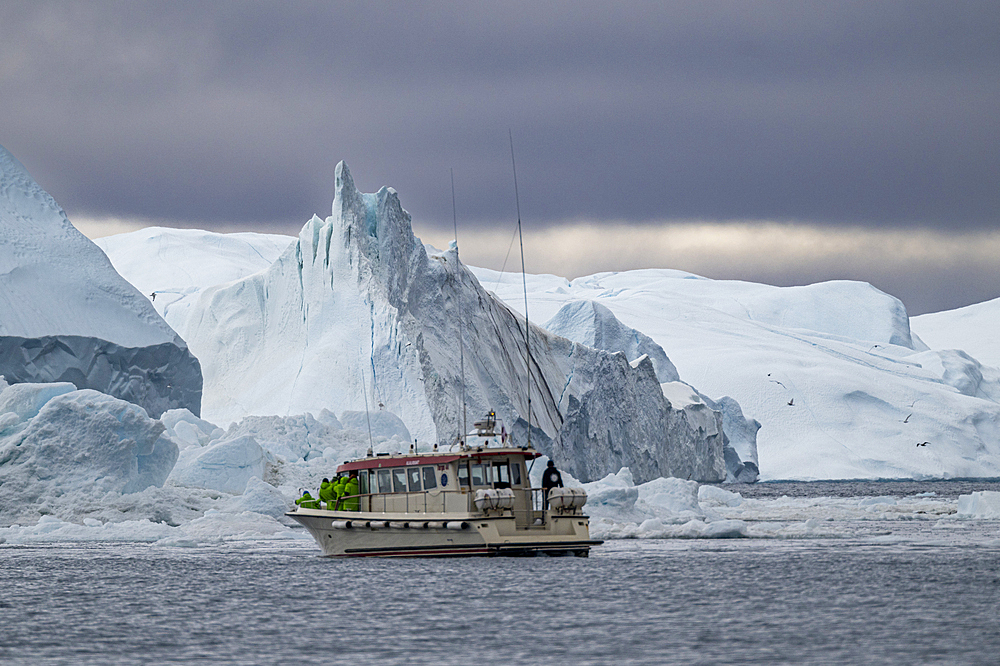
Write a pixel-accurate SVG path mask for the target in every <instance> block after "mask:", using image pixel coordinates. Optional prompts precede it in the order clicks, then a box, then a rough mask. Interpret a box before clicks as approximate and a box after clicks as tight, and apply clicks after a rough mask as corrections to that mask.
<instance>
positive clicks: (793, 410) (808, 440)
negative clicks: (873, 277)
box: [474, 268, 1000, 481]
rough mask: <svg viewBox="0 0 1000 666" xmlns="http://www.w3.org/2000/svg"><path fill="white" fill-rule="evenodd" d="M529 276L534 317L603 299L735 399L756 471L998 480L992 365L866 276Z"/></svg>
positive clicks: (792, 475) (488, 276)
mask: <svg viewBox="0 0 1000 666" xmlns="http://www.w3.org/2000/svg"><path fill="white" fill-rule="evenodd" d="M474 271H475V272H476V274H477V275H478V276H479V277H480V279H481V280H483V281H484V282H485V283H489V284H496V293H497V295H498V296H500V297H501V298H502V299H503V300H504V302H506V303H507V304H508V306H509V307H511V308H512V309H515V310H516V309H517V308H519V307H523V305H522V304H523V293H522V287H521V281H520V276H517V277H516V279H515V277H514V276H506V277H505V276H500V275H499V274H497V273H496V272H495V271H489V270H486V269H479V268H477V269H474ZM527 284H528V300H529V307H530V308H531V311H532V312H533V313H537V316H539V317H540V318H551V317H553V316H554V315H555V314H556V313H557V312H558V311H559V309H560V308H562V307H563V306H564V305H566V304H567V303H568V302H571V301H579V300H593V301H596V302H598V303H600V304H602V305H603V306H605V307H606V308H607V309H608V310H610V311H611V312H613V313H614V315H615V317H617V318H618V319H619V321H621V322H622V323H623V324H624V325H626V326H628V327H631V328H634V329H636V330H637V331H641V332H642V333H644V334H645V335H648V336H649V337H650V338H651V339H652V340H654V341H655V342H656V343H657V344H659V345H660V346H661V347H662V348H663V349H664V351H665V352H666V353H667V354H668V356H669V358H670V359H671V361H672V363H673V364H674V365H675V367H676V368H677V370H678V373H679V375H680V376H681V377H684V378H685V379H687V380H688V381H691V382H692V383H694V384H695V385H697V387H698V390H699V392H701V394H703V395H721V396H729V397H731V398H732V399H733V400H734V401H736V402H737V403H738V405H739V407H740V409H741V412H742V415H743V416H742V417H738V418H736V419H733V420H732V421H730V423H729V425H730V427H729V429H728V433H727V434H729V436H730V442H731V444H732V445H733V446H734V447H735V446H736V445H737V442H738V439H743V440H744V441H745V442H746V441H747V440H748V437H749V432H744V434H742V435H739V436H737V433H738V432H739V430H740V429H739V428H738V427H737V428H734V427H732V426H733V425H734V423H735V424H738V423H739V420H740V418H742V419H743V420H744V421H746V423H747V424H748V425H750V426H751V429H753V428H755V426H754V424H753V423H751V421H752V422H756V423H757V424H759V426H760V427H759V430H757V431H756V448H757V458H756V462H757V465H756V467H757V468H758V469H759V475H760V479H761V480H765V481H767V480H779V479H788V480H791V479H794V480H818V479H890V478H891V479H902V478H911V479H931V478H937V479H940V478H958V477H961V478H972V477H989V478H992V477H997V476H998V475H1000V404H998V403H997V402H996V401H995V400H994V399H993V398H992V397H991V396H993V395H995V394H996V388H995V387H996V386H997V384H996V383H995V382H994V381H993V377H994V375H993V374H992V371H991V369H990V367H989V366H986V365H982V364H980V363H977V362H975V361H974V360H970V359H967V358H964V357H961V356H960V355H954V354H945V355H944V356H943V357H942V356H941V355H940V354H938V353H928V352H932V350H929V349H928V347H927V345H926V344H924V342H923V341H922V339H921V338H920V337H919V336H914V335H913V334H912V333H911V332H910V329H909V321H908V319H907V317H906V310H905V308H904V307H903V304H902V303H901V302H899V300H898V299H896V298H894V297H892V296H890V295H888V294H885V293H883V292H881V291H879V290H877V289H875V288H874V287H872V286H871V285H869V284H865V283H860V282H848V281H835V282H826V283H820V284H815V285H809V286H804V287H772V286H769V285H761V284H753V283H746V282H738V281H724V280H710V279H707V278H703V277H699V276H697V275H692V274H690V273H685V272H683V271H676V270H667V269H655V270H654V269H648V270H635V271H625V272H621V273H598V274H595V275H591V276H587V277H581V278H578V279H575V280H573V281H571V282H569V281H566V280H564V279H562V278H558V277H555V276H532V277H531V278H529V280H528V282H527ZM977 372H979V373H980V374H982V376H983V380H982V381H981V380H979V378H978V377H977V376H976V373H977ZM722 403H723V401H722V400H721V399H720V401H719V403H717V408H718V407H722V409H723V411H725V407H724V405H723V404H722ZM723 430H724V431H725V430H726V423H725V422H724V423H723ZM747 448H749V447H747ZM748 453H749V452H748ZM740 458H741V461H746V460H752V458H751V457H750V456H747V457H744V456H743V452H741V453H740Z"/></svg>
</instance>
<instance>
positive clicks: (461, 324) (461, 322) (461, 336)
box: [449, 169, 469, 443]
mask: <svg viewBox="0 0 1000 666" xmlns="http://www.w3.org/2000/svg"><path fill="white" fill-rule="evenodd" d="M449 171H451V219H452V222H453V223H454V225H455V279H456V281H458V282H459V286H461V274H460V273H459V272H458V269H459V268H460V264H461V262H460V261H459V259H458V212H457V210H456V207H455V170H454V169H449ZM455 293H456V294H457V295H458V354H459V356H458V358H459V363H460V364H461V365H460V367H461V370H462V433H461V436H460V437H459V441H461V442H462V443H465V436H466V434H468V432H469V428H468V425H466V416H465V411H466V407H465V312H464V309H463V308H462V294H461V290H460V289H456V290H455Z"/></svg>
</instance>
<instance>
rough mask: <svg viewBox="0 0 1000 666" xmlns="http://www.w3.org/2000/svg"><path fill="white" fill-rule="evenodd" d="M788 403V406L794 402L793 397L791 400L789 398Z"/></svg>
mask: <svg viewBox="0 0 1000 666" xmlns="http://www.w3.org/2000/svg"><path fill="white" fill-rule="evenodd" d="M788 404H789V406H791V405H794V404H795V398H792V399H791V400H789V401H788Z"/></svg>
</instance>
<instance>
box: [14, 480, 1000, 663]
mask: <svg viewBox="0 0 1000 666" xmlns="http://www.w3.org/2000/svg"><path fill="white" fill-rule="evenodd" d="M798 485H800V486H801V485H805V486H808V485H809V484H798ZM817 488H819V486H817ZM922 488H924V487H923V486H919V487H916V488H913V489H911V490H914V491H916V492H938V491H936V490H930V491H928V490H926V489H923V490H921V489H922ZM938 488H939V489H940V487H938ZM860 490H862V491H864V495H865V496H872V497H879V496H885V495H890V494H892V493H891V490H892V488H890V487H887V484H861V486H860ZM768 492H770V491H768V490H766V489H765V488H764V487H763V486H757V487H755V488H754V489H753V490H752V491H750V492H748V493H747V494H751V493H758V494H765V495H766V494H767V493H768ZM803 492H805V491H803ZM852 492H857V491H856V490H855V491H852ZM821 493H822V494H823V496H827V495H829V493H828V490H827V489H826V488H822V490H821ZM784 494H785V495H788V494H789V493H784ZM799 496H804V495H799ZM864 522H865V524H864V526H863V527H864V529H860V528H859V529H858V530H857V531H856V532H854V533H849V534H847V535H846V536H841V537H838V538H828V537H821V538H801V539H757V538H752V539H727V540H708V539H667V540H616V541H610V542H608V543H606V544H605V545H603V546H600V547H598V548H595V549H594V551H593V552H592V554H591V556H590V557H589V558H572V557H566V558H548V557H535V558H519V559H507V558H495V559H492V558H491V559H412V560H386V559H363V560H331V559H323V558H319V557H317V553H318V549H317V548H316V547H315V546H313V545H311V544H310V543H309V542H302V541H299V542H266V541H257V542H254V541H249V542H242V543H239V544H224V545H219V546H214V547H196V548H173V547H163V546H154V545H149V544H48V545H28V546H16V545H15V546H11V545H3V546H0V663H25V664H39V663H45V664H81V663H100V664H105V663H122V664H130V663H181V662H200V663H214V664H251V663H265V664H271V663H279V664H285V663H289V664H305V663H310V664H311V663H323V662H330V663H336V664H369V663H378V664H508V663H527V664H534V663H552V664H714V663H723V664H743V663H759V664H775V663H795V664H801V663H806V664H812V663H815V664H827V663H859V664H860V663H885V664H914V663H920V664H925V663H941V664H962V663H967V664H996V663H998V657H997V655H1000V521H995V520H985V521H970V520H965V521H953V522H952V523H946V522H943V521H941V520H938V519H933V520H926V521H924V520H903V521H900V520H877V519H876V520H870V521H864Z"/></svg>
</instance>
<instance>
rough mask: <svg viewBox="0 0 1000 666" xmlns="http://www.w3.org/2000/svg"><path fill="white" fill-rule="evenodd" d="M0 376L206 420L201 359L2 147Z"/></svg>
mask: <svg viewBox="0 0 1000 666" xmlns="http://www.w3.org/2000/svg"><path fill="white" fill-rule="evenodd" d="M0 237H2V238H3V243H2V244H0V375H3V376H4V377H6V380H7V381H8V382H9V383H22V382H26V383H42V382H70V383H72V384H73V385H74V386H75V387H76V388H78V389H84V388H89V389H95V390H97V391H100V392H102V393H107V394H109V395H113V396H115V397H118V398H121V399H123V400H127V401H129V402H132V403H134V404H136V405H139V406H141V407H143V408H144V409H145V410H146V412H147V413H148V414H149V415H151V416H153V417H158V416H159V415H160V414H161V413H163V412H164V411H167V410H169V409H176V408H186V409H188V410H190V411H191V412H192V413H194V414H198V412H199V410H200V408H201V389H202V385H201V384H202V378H201V369H200V366H199V363H198V360H197V359H196V358H195V357H194V356H193V355H192V354H191V352H190V351H188V349H187V345H185V343H184V341H183V340H181V338H180V337H178V335H177V334H176V333H175V332H174V331H173V330H172V329H171V328H170V327H169V326H168V325H167V323H166V322H165V321H164V320H163V319H162V318H161V317H160V316H159V315H158V314H157V313H156V311H155V310H154V308H153V307H152V305H151V304H150V302H149V301H148V300H147V299H146V298H145V297H144V296H143V295H142V294H140V293H139V292H138V291H137V290H136V289H135V287H133V286H132V285H131V284H129V283H128V282H126V281H125V280H124V279H123V278H122V277H121V276H120V275H119V274H118V273H116V272H115V269H114V268H113V267H112V265H111V262H110V261H109V260H108V258H107V256H106V255H105V254H104V253H103V252H102V251H101V250H100V248H98V247H97V246H96V245H94V243H92V242H91V241H90V240H88V239H87V238H86V237H85V236H84V235H83V234H81V233H80V232H79V231H77V230H76V228H74V227H73V225H72V224H71V223H70V221H69V220H68V219H67V217H66V213H65V212H64V211H63V210H62V208H60V207H59V205H58V204H57V203H56V202H55V200H53V199H52V197H51V196H49V195H48V193H46V192H45V191H44V190H43V189H42V188H41V187H40V186H39V185H38V184H37V183H36V182H35V181H34V180H33V179H32V178H31V176H30V175H29V174H28V172H27V171H26V170H25V168H24V167H23V166H22V165H21V163H20V162H18V161H17V160H16V159H15V158H14V156H13V155H11V154H10V153H9V152H7V150H6V149H4V148H3V147H2V146H0Z"/></svg>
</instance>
